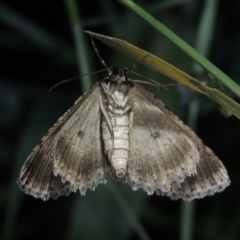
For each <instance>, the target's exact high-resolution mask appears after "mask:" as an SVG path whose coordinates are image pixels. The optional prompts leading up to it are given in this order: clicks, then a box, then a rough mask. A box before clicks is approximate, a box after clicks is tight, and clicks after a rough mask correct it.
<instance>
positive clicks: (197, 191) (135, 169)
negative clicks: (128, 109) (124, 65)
mask: <svg viewBox="0 0 240 240" xmlns="http://www.w3.org/2000/svg"><path fill="white" fill-rule="evenodd" d="M134 86H135V88H133V89H132V90H131V92H130V94H129V95H130V97H133V98H134V101H135V103H134V121H133V129H132V131H131V134H130V153H129V155H130V156H129V163H128V173H129V182H130V184H131V185H133V188H134V189H136V188H138V187H142V188H143V189H144V190H145V191H146V192H147V193H149V194H152V193H153V192H156V193H157V194H158V195H166V196H170V197H171V198H173V199H177V198H184V199H193V198H199V197H203V196H205V195H212V194H213V193H214V192H217V191H222V190H223V189H224V188H225V187H226V186H228V185H229V183H230V181H229V178H228V175H227V171H226V169H225V167H224V166H223V164H222V162H221V161H220V160H219V159H218V158H217V157H216V156H215V154H214V153H213V152H212V151H211V150H210V149H209V148H208V147H206V146H204V144H203V143H202V141H201V140H200V139H199V138H198V137H197V135H196V134H195V133H194V132H193V131H192V130H191V129H190V128H188V127H187V126H186V125H184V124H183V122H182V121H180V120H179V119H178V118H177V116H175V115H174V114H173V113H172V112H170V111H169V110H167V109H166V108H165V106H164V104H163V103H162V102H161V101H160V100H158V99H156V98H154V97H153V95H152V94H151V93H149V92H148V91H147V90H146V89H144V88H143V87H142V86H140V85H138V84H134ZM143 149H144V150H143Z"/></svg>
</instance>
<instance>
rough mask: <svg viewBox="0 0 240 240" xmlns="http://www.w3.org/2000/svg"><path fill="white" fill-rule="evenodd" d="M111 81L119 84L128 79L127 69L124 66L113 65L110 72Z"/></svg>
mask: <svg viewBox="0 0 240 240" xmlns="http://www.w3.org/2000/svg"><path fill="white" fill-rule="evenodd" d="M109 81H110V82H116V83H118V84H121V83H122V82H126V81H128V76H127V69H126V68H124V67H113V68H112V69H111V71H110V72H109Z"/></svg>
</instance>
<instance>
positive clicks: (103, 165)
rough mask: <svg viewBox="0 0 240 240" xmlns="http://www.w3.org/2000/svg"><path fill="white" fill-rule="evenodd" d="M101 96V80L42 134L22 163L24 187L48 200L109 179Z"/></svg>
mask: <svg viewBox="0 0 240 240" xmlns="http://www.w3.org/2000/svg"><path fill="white" fill-rule="evenodd" d="M100 96H101V87H100V83H97V84H95V85H94V86H93V87H92V88H91V89H90V90H89V91H88V92H86V93H85V94H84V95H83V96H82V97H80V98H79V99H78V100H77V101H76V102H75V104H74V105H73V106H72V107H71V108H70V109H69V110H68V111H67V112H66V113H65V114H64V115H63V116H62V117H60V118H59V120H58V121H57V123H56V124H55V125H54V126H53V127H52V128H51V129H50V130H49V131H48V134H47V135H46V136H44V137H43V138H42V140H41V142H40V144H39V145H38V146H37V147H36V148H35V149H34V150H33V152H32V153H31V154H30V156H29V157H28V158H27V160H26V162H25V163H24V165H23V167H22V170H21V173H20V177H19V179H18V184H19V185H20V188H21V189H22V190H23V191H25V192H26V193H28V194H31V195H33V196H34V197H39V198H42V199H44V200H47V199H48V198H49V197H53V198H57V197H58V196H60V195H68V194H69V193H70V192H71V191H76V190H77V189H79V190H80V192H81V194H85V191H86V189H87V188H92V189H94V188H95V187H96V185H97V184H98V183H100V182H105V181H106V179H107V177H108V171H109V170H108V166H107V161H106V156H105V155H103V150H102V143H101V137H100V133H99V132H100V123H101V114H100V110H99V99H100ZM92 106H94V107H95V108H94V107H93V109H92ZM94 110H95V111H94Z"/></svg>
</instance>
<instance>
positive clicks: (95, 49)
mask: <svg viewBox="0 0 240 240" xmlns="http://www.w3.org/2000/svg"><path fill="white" fill-rule="evenodd" d="M90 38H91V43H92V45H93V49H94V51H95V52H96V54H97V55H98V57H99V59H100V61H101V63H102V65H103V66H104V67H105V68H106V69H107V70H108V72H111V70H110V68H109V67H108V65H107V64H106V62H105V61H104V60H103V58H102V57H101V55H100V53H99V52H98V50H97V47H96V45H95V43H94V41H93V37H92V35H90Z"/></svg>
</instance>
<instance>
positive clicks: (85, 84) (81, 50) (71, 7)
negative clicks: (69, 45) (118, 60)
mask: <svg viewBox="0 0 240 240" xmlns="http://www.w3.org/2000/svg"><path fill="white" fill-rule="evenodd" d="M66 5H67V9H68V14H69V18H70V24H71V28H72V34H73V40H74V44H75V49H76V56H77V62H78V70H79V74H80V75H81V74H83V73H88V72H90V70H89V65H88V63H89V61H88V55H87V51H86V49H87V45H86V42H85V38H84V34H83V31H82V24H81V19H80V15H79V12H78V10H77V3H76V1H75V0H66ZM80 83H81V85H82V88H83V90H84V91H86V90H88V89H89V88H90V87H91V85H92V82H91V78H90V75H86V76H84V77H81V79H80Z"/></svg>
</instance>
